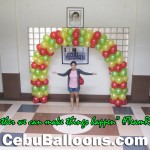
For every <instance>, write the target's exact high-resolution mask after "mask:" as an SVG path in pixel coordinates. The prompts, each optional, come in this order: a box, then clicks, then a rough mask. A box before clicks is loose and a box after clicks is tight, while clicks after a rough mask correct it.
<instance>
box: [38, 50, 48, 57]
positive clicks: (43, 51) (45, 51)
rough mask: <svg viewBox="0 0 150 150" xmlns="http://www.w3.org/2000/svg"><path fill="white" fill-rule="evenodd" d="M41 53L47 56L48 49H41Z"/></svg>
mask: <svg viewBox="0 0 150 150" xmlns="http://www.w3.org/2000/svg"><path fill="white" fill-rule="evenodd" d="M39 53H40V55H42V56H44V55H47V50H46V49H41V50H39Z"/></svg>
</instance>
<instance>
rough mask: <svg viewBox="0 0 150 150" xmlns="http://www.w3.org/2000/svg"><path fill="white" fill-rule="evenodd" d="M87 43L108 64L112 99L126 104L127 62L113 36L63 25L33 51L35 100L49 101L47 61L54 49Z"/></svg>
mask: <svg viewBox="0 0 150 150" xmlns="http://www.w3.org/2000/svg"><path fill="white" fill-rule="evenodd" d="M68 45H69V46H86V47H91V48H95V49H96V50H98V51H99V52H100V53H101V54H102V56H103V57H104V60H105V61H106V62H107V64H108V69H109V73H110V80H111V88H110V92H111V93H110V99H109V102H110V103H112V104H115V105H116V106H117V107H120V106H121V105H125V104H127V100H126V94H127V92H128V88H127V81H128V76H127V69H126V67H127V63H126V62H125V61H124V58H123V56H122V52H121V51H120V50H118V49H117V45H116V44H115V42H114V41H113V40H108V39H107V36H106V35H105V34H101V32H99V31H96V32H93V31H92V30H87V29H84V28H81V29H80V28H76V29H73V28H63V29H62V31H60V30H57V31H55V32H51V33H50V35H48V34H45V35H44V37H43V40H42V42H41V43H40V44H37V46H36V48H37V51H35V52H34V56H33V62H32V64H31V84H32V95H33V102H34V103H39V102H42V103H46V102H47V101H48V97H47V96H48V83H49V81H48V79H47V74H48V69H47V67H48V65H49V63H50V57H51V56H53V55H54V50H55V49H58V48H59V47H60V46H68Z"/></svg>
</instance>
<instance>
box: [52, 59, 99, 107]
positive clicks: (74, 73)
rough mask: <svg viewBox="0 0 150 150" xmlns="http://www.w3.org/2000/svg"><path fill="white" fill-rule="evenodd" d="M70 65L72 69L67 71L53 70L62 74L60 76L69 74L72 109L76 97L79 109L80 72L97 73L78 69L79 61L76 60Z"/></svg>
mask: <svg viewBox="0 0 150 150" xmlns="http://www.w3.org/2000/svg"><path fill="white" fill-rule="evenodd" d="M70 65H71V69H69V70H68V71H66V72H65V73H57V72H53V73H54V74H57V75H60V76H67V75H68V91H69V92H70V102H71V109H73V106H74V97H75V99H76V107H77V109H78V108H79V91H80V82H79V76H80V74H83V75H96V74H97V73H88V72H84V71H82V70H80V69H77V63H76V62H75V61H72V62H71V63H70Z"/></svg>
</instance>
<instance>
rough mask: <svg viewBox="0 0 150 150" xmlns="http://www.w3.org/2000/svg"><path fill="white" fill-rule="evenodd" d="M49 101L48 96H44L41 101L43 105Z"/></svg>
mask: <svg viewBox="0 0 150 150" xmlns="http://www.w3.org/2000/svg"><path fill="white" fill-rule="evenodd" d="M47 100H48V98H47V96H43V97H42V98H41V99H40V101H41V103H43V104H45V103H47Z"/></svg>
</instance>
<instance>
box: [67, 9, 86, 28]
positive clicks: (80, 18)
mask: <svg viewBox="0 0 150 150" xmlns="http://www.w3.org/2000/svg"><path fill="white" fill-rule="evenodd" d="M66 16H67V27H68V28H83V27H84V8H83V7H67V15H66Z"/></svg>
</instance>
